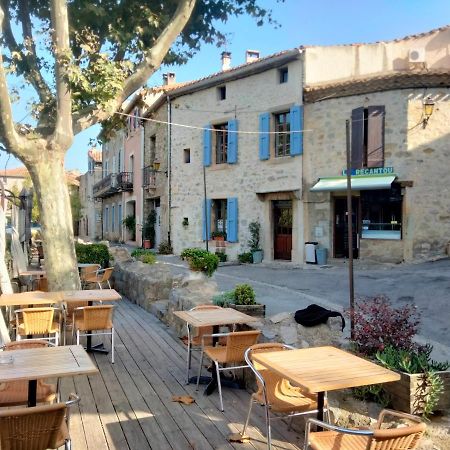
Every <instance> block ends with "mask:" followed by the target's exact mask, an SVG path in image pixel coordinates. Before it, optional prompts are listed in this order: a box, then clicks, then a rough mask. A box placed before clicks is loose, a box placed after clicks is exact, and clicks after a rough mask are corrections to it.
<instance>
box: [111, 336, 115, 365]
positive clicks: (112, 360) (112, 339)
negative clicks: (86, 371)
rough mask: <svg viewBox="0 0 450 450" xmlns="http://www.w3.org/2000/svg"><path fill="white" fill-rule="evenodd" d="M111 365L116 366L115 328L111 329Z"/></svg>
mask: <svg viewBox="0 0 450 450" xmlns="http://www.w3.org/2000/svg"><path fill="white" fill-rule="evenodd" d="M111 363H112V364H114V328H111Z"/></svg>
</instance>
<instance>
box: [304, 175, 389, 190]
mask: <svg viewBox="0 0 450 450" xmlns="http://www.w3.org/2000/svg"><path fill="white" fill-rule="evenodd" d="M396 177H397V174H395V173H392V174H390V175H353V176H352V179H351V184H352V191H368V190H375V189H390V188H391V184H392V182H393V181H394V180H395V178H396ZM346 190H347V177H346V176H342V177H329V178H319V181H318V182H317V183H316V184H315V185H314V186H313V187H312V188H311V189H310V191H312V192H326V191H346Z"/></svg>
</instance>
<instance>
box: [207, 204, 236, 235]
mask: <svg viewBox="0 0 450 450" xmlns="http://www.w3.org/2000/svg"><path fill="white" fill-rule="evenodd" d="M202 212H203V217H202V224H203V239H204V240H205V239H206V236H208V239H211V236H213V237H214V236H224V237H225V239H226V240H227V241H228V242H237V241H238V200H237V198H228V199H208V200H207V201H206V214H205V202H203V207H202Z"/></svg>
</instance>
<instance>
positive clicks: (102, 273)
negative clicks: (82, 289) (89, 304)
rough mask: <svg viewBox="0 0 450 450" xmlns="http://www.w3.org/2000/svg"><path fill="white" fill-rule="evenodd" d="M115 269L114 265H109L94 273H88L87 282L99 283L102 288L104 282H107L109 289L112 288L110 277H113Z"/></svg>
mask: <svg viewBox="0 0 450 450" xmlns="http://www.w3.org/2000/svg"><path fill="white" fill-rule="evenodd" d="M113 270H114V268H113V267H108V268H107V269H99V270H97V271H96V272H95V273H94V274H93V273H92V272H91V273H89V274H86V276H85V283H86V284H87V283H97V284H98V287H99V288H100V289H103V283H107V284H108V287H109V289H111V284H110V283H109V279H110V278H111V275H112V272H113Z"/></svg>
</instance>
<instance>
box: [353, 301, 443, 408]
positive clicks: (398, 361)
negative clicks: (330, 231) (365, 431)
mask: <svg viewBox="0 0 450 450" xmlns="http://www.w3.org/2000/svg"><path fill="white" fill-rule="evenodd" d="M351 315H352V318H353V320H354V336H353V339H352V340H351V343H352V346H353V348H354V350H355V351H357V352H358V353H360V354H362V355H363V356H365V357H367V358H370V359H372V360H375V361H376V362H379V363H381V364H383V365H384V366H385V367H387V368H389V369H391V370H395V371H397V372H399V373H400V376H401V379H400V381H394V382H392V383H386V384H383V385H375V386H370V387H369V388H370V389H365V390H359V392H358V394H359V396H360V397H361V394H363V395H365V394H368V397H367V398H364V397H363V399H365V400H375V401H382V402H384V406H387V405H389V404H391V405H392V406H393V407H394V408H396V409H399V410H402V411H405V412H407V413H410V414H423V415H425V416H427V415H429V414H431V413H432V412H433V411H436V410H445V409H448V408H450V396H449V391H450V372H449V371H448V370H447V369H448V367H449V363H447V362H446V363H437V362H435V361H432V360H431V358H430V355H431V351H432V347H431V346H430V345H426V346H420V345H418V344H417V343H416V342H415V341H414V337H415V335H416V333H417V331H418V327H419V324H420V314H419V312H418V311H417V309H416V308H415V307H414V306H412V305H404V306H401V307H397V308H395V307H393V306H391V304H390V302H389V299H388V298H387V297H385V296H382V295H379V296H376V297H373V298H367V299H364V300H362V301H358V302H356V305H355V310H354V311H353V313H352V314H351Z"/></svg>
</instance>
